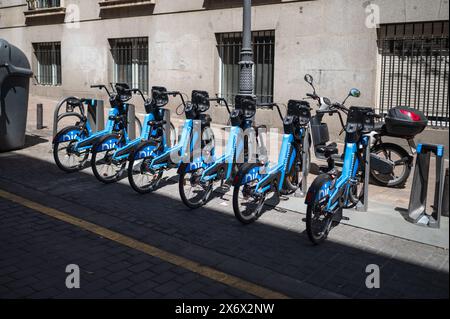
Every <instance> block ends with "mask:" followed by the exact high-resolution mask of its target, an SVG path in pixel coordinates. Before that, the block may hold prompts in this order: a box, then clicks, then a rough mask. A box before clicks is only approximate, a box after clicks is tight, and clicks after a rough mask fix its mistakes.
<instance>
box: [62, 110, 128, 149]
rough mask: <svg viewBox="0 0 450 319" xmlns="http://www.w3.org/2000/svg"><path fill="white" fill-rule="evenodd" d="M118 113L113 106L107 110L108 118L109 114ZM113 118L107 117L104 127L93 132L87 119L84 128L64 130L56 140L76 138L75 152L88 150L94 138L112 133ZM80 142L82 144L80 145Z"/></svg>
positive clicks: (63, 140)
mask: <svg viewBox="0 0 450 319" xmlns="http://www.w3.org/2000/svg"><path fill="white" fill-rule="evenodd" d="M118 114H119V111H118V110H117V109H115V108H112V109H111V110H110V111H109V114H108V118H109V117H110V116H117V115H118ZM114 124H115V123H114V120H110V119H108V121H107V122H106V128H105V129H104V130H102V131H100V132H96V133H93V132H92V128H91V126H90V124H89V121H86V123H85V124H84V128H82V127H80V128H79V129H77V130H71V131H68V132H65V133H64V134H61V135H59V136H57V139H56V140H55V141H56V142H67V141H73V140H77V143H76V144H75V146H74V150H75V151H76V152H85V151H89V150H90V149H91V148H92V146H93V144H94V142H95V140H97V139H98V138H100V137H102V136H105V135H106V134H109V133H112V132H113V130H114V129H115V128H116V126H115V125H114ZM84 129H85V130H86V131H87V136H86V135H85V134H84V132H85V130H84ZM80 143H82V145H80Z"/></svg>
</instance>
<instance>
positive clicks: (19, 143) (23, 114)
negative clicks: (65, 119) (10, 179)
mask: <svg viewBox="0 0 450 319" xmlns="http://www.w3.org/2000/svg"><path fill="white" fill-rule="evenodd" d="M32 75H33V72H32V71H31V69H30V63H29V62H28V59H27V57H26V56H25V54H24V53H23V52H22V51H21V50H20V49H18V48H17V47H15V46H14V45H11V44H10V43H8V41H6V40H4V39H0V152H6V151H10V150H14V149H18V148H21V147H23V146H24V145H25V129H26V124H27V112H28V94H29V85H30V77H31V76H32Z"/></svg>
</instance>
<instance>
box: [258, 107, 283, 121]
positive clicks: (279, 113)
mask: <svg viewBox="0 0 450 319" xmlns="http://www.w3.org/2000/svg"><path fill="white" fill-rule="evenodd" d="M274 106H275V107H276V108H277V111H278V115H279V116H280V119H281V121H282V122H283V121H284V118H283V115H282V114H281V110H280V106H279V105H278V104H277V103H261V104H257V107H259V108H262V109H269V110H273V107H274Z"/></svg>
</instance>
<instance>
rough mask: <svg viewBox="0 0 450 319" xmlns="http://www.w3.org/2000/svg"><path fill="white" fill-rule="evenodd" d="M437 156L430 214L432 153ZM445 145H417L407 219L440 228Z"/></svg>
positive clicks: (418, 223)
mask: <svg viewBox="0 0 450 319" xmlns="http://www.w3.org/2000/svg"><path fill="white" fill-rule="evenodd" d="M432 153H433V154H434V155H435V157H436V182H435V190H434V203H433V206H432V207H433V212H432V213H431V214H428V213H427V211H426V207H427V193H428V179H429V172H430V159H431V154H432ZM444 166H445V160H444V146H443V145H436V144H419V145H417V159H416V165H415V168H414V178H413V184H412V188H411V195H410V199H409V206H408V216H407V218H406V220H408V221H409V222H411V223H414V224H417V225H421V226H426V227H430V228H440V224H441V214H442V207H443V199H444V179H445V167H444Z"/></svg>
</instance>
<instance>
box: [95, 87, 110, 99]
mask: <svg viewBox="0 0 450 319" xmlns="http://www.w3.org/2000/svg"><path fill="white" fill-rule="evenodd" d="M91 89H99V90H101V89H105V91H106V93H108V95H109V97H111V93H110V92H109V90H108V88H107V87H106V85H104V84H95V85H91Z"/></svg>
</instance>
